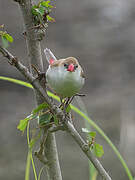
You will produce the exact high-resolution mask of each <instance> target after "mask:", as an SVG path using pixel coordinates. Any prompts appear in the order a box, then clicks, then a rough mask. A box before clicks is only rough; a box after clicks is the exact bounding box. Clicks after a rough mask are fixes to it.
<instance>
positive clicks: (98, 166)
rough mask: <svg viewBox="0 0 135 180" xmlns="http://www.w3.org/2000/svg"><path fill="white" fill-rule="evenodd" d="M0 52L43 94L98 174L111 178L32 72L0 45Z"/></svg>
mask: <svg viewBox="0 0 135 180" xmlns="http://www.w3.org/2000/svg"><path fill="white" fill-rule="evenodd" d="M0 52H1V53H2V54H3V56H5V57H6V58H7V59H8V62H9V63H10V64H11V65H13V66H15V67H16V68H17V69H18V70H19V71H20V72H21V73H22V74H23V75H24V76H25V77H26V78H27V80H28V81H29V83H31V84H32V86H33V87H34V88H35V89H36V90H37V91H38V92H39V94H40V95H42V96H43V98H44V101H45V102H46V103H47V104H48V105H49V108H50V109H51V112H52V113H53V114H55V115H56V116H57V118H59V120H60V122H64V123H65V127H66V129H67V131H68V132H69V133H70V134H71V136H72V137H73V138H74V140H75V141H76V142H77V144H78V145H79V146H80V148H81V149H82V151H83V152H84V153H85V155H86V156H87V157H88V159H89V160H90V161H91V162H92V163H93V164H94V166H95V168H96V169H97V171H98V172H99V174H100V175H101V176H102V178H103V179H106V180H111V177H110V176H109V174H108V173H107V172H106V170H105V169H104V168H103V166H102V164H101V163H100V162H99V160H98V159H97V158H96V157H95V156H94V155H93V154H92V152H91V151H90V150H89V147H88V145H87V143H86V142H85V141H84V140H83V139H82V137H81V136H80V135H79V133H78V132H77V131H76V129H75V128H74V126H73V124H72V123H70V119H69V118H68V117H67V116H65V114H64V113H63V111H62V110H61V109H60V108H59V107H58V106H56V105H55V104H54V103H53V102H52V101H51V100H50V98H49V97H48V95H47V94H46V93H45V91H44V89H43V88H42V87H41V85H40V83H39V81H37V80H35V81H34V77H33V76H32V74H31V73H30V72H29V70H28V69H27V68H26V67H25V66H24V65H23V64H22V63H21V62H20V61H18V60H17V58H15V57H14V56H13V55H12V54H11V53H10V52H8V51H7V50H6V49H4V48H2V47H1V46H0Z"/></svg>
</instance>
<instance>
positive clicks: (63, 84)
mask: <svg viewBox="0 0 135 180" xmlns="http://www.w3.org/2000/svg"><path fill="white" fill-rule="evenodd" d="M80 73H81V71H80V69H79V68H77V69H76V70H75V72H69V71H67V70H66V69H65V68H64V67H63V66H61V67H53V68H51V67H49V68H48V70H47V72H46V79H47V83H48V84H49V86H50V87H51V88H52V89H53V90H54V91H55V92H56V94H58V95H59V96H61V97H63V98H64V97H71V96H73V95H75V94H76V93H78V92H79V91H80V89H81V88H82V86H83V85H84V78H82V77H81V76H80Z"/></svg>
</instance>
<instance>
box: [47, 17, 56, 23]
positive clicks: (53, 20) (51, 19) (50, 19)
mask: <svg viewBox="0 0 135 180" xmlns="http://www.w3.org/2000/svg"><path fill="white" fill-rule="evenodd" d="M46 17H47V20H48V21H50V22H55V19H54V18H52V17H51V16H49V15H47V16H46Z"/></svg>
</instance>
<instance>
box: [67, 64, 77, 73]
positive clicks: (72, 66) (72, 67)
mask: <svg viewBox="0 0 135 180" xmlns="http://www.w3.org/2000/svg"><path fill="white" fill-rule="evenodd" d="M67 70H68V71H70V72H73V71H74V70H75V67H74V65H73V64H69V66H68V69H67Z"/></svg>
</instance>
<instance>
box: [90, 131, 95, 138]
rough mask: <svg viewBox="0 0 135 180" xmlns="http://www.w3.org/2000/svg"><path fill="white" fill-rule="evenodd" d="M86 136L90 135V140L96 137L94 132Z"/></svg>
mask: <svg viewBox="0 0 135 180" xmlns="http://www.w3.org/2000/svg"><path fill="white" fill-rule="evenodd" d="M88 134H89V135H90V137H91V138H95V137H96V132H95V131H91V132H89V133H88Z"/></svg>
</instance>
